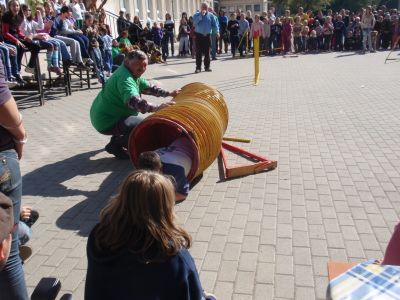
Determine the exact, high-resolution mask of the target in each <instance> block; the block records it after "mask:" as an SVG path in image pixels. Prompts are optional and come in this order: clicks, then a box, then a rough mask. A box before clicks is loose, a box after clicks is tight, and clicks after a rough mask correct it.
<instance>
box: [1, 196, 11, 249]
mask: <svg viewBox="0 0 400 300" xmlns="http://www.w3.org/2000/svg"><path fill="white" fill-rule="evenodd" d="M13 227H14V217H13V204H12V202H11V200H10V198H8V197H7V196H6V195H4V194H3V193H0V243H1V242H2V241H3V240H4V239H5V238H6V237H7V236H8V235H9V234H10V233H11V232H12V230H13Z"/></svg>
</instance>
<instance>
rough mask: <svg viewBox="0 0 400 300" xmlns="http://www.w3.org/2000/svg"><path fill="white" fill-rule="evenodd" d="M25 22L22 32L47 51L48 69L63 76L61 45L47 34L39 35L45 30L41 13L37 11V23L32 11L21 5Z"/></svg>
mask: <svg viewBox="0 0 400 300" xmlns="http://www.w3.org/2000/svg"><path fill="white" fill-rule="evenodd" d="M21 10H22V13H23V14H24V21H23V22H22V23H21V25H20V31H21V32H23V34H24V35H25V36H29V37H30V38H31V39H32V40H33V42H36V43H37V44H39V46H40V48H41V49H46V50H47V53H46V60H47V69H48V70H49V72H54V73H56V74H57V75H61V74H62V72H61V68H60V57H59V48H60V44H59V42H57V41H56V40H54V39H52V38H51V37H50V35H48V34H47V33H38V30H43V29H44V23H43V17H42V14H41V13H40V11H39V10H38V11H36V15H37V20H38V21H37V22H36V21H35V20H33V17H32V12H31V9H30V8H29V6H28V5H26V4H22V5H21Z"/></svg>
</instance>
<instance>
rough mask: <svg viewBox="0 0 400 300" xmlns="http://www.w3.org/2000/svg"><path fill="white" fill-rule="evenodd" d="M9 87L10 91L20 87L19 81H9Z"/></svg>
mask: <svg viewBox="0 0 400 300" xmlns="http://www.w3.org/2000/svg"><path fill="white" fill-rule="evenodd" d="M6 83H7V85H8V88H9V89H12V88H13V87H16V86H17V85H18V82H17V81H13V80H7V82H6Z"/></svg>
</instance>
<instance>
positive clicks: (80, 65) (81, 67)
mask: <svg viewBox="0 0 400 300" xmlns="http://www.w3.org/2000/svg"><path fill="white" fill-rule="evenodd" d="M76 68H77V69H78V70H88V67H87V66H85V65H84V64H83V63H78V64H77V65H76Z"/></svg>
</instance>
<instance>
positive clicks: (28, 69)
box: [25, 67, 35, 74]
mask: <svg viewBox="0 0 400 300" xmlns="http://www.w3.org/2000/svg"><path fill="white" fill-rule="evenodd" d="M25 72H26V73H31V74H35V68H31V67H26V68H25Z"/></svg>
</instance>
